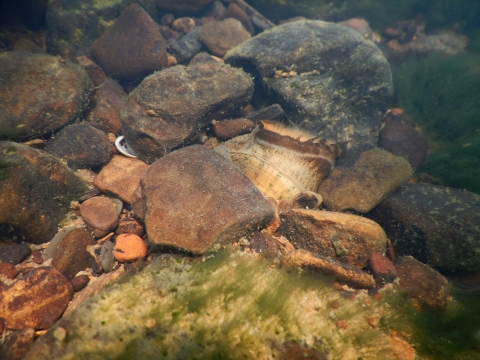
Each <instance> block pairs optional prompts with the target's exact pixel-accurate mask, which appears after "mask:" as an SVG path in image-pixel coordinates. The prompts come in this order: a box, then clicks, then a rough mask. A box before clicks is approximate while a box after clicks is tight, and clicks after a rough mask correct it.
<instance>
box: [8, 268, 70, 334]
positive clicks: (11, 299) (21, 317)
mask: <svg viewBox="0 0 480 360" xmlns="http://www.w3.org/2000/svg"><path fill="white" fill-rule="evenodd" d="M72 294H73V288H72V285H71V284H70V282H69V281H68V279H67V278H66V277H65V276H63V275H62V274H61V273H60V272H59V271H58V270H56V269H53V268H49V267H41V268H37V269H35V270H33V271H32V272H30V273H29V274H28V275H26V276H24V277H22V278H20V279H18V280H16V281H15V282H14V283H13V284H12V285H10V286H7V287H6V288H4V290H3V291H2V292H0V317H3V318H4V319H5V322H6V325H7V328H9V329H13V330H19V329H24V328H27V327H31V328H34V329H37V330H38V329H48V328H49V327H50V326H52V325H53V324H54V323H55V321H56V320H57V319H58V318H59V317H60V315H61V314H62V313H63V311H64V310H65V309H66V307H67V305H68V302H69V301H70V298H71V297H72Z"/></svg>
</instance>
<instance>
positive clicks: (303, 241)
mask: <svg viewBox="0 0 480 360" xmlns="http://www.w3.org/2000/svg"><path fill="white" fill-rule="evenodd" d="M280 220H281V222H280V228H279V229H278V232H279V233H280V234H282V235H283V236H285V237H286V238H287V239H288V240H289V241H290V242H291V243H292V245H293V246H294V247H295V249H303V250H308V251H310V252H312V253H315V254H319V255H323V256H328V257H331V258H332V259H336V260H338V261H340V262H342V263H345V264H349V265H352V266H356V267H358V268H363V267H364V266H365V265H366V264H367V261H368V259H369V258H370V256H371V255H372V254H373V253H379V254H383V253H385V249H386V246H387V236H386V235H385V232H384V231H383V229H382V228H381V227H380V226H379V225H378V224H377V223H375V222H373V221H371V220H369V219H366V218H364V217H361V216H357V215H351V214H343V213H337V212H331V211H321V210H303V209H302V210H301V209H295V210H289V211H286V212H282V213H280Z"/></svg>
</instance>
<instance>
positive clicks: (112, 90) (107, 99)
mask: <svg viewBox="0 0 480 360" xmlns="http://www.w3.org/2000/svg"><path fill="white" fill-rule="evenodd" d="M126 101H127V94H126V93H125V91H124V90H123V88H122V87H121V86H120V84H118V83H117V82H116V81H115V80H113V79H111V78H107V79H106V80H105V81H104V82H103V83H102V85H101V86H100V89H99V90H98V98H97V99H96V101H95V107H94V108H93V110H92V112H91V114H90V116H89V118H88V120H89V121H88V123H89V124H90V125H92V126H94V127H96V128H97V129H100V130H102V131H105V132H106V133H112V134H115V135H118V134H119V133H120V112H121V111H122V109H123V106H124V105H125V102H126Z"/></svg>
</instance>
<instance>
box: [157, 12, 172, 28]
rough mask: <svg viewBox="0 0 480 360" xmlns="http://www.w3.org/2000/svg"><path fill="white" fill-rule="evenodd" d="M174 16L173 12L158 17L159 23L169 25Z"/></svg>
mask: <svg viewBox="0 0 480 360" xmlns="http://www.w3.org/2000/svg"><path fill="white" fill-rule="evenodd" d="M174 20H175V16H174V15H173V14H165V15H163V16H162V17H161V19H160V24H162V25H166V26H170V25H172V24H173V21H174Z"/></svg>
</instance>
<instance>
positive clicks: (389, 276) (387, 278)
mask: <svg viewBox="0 0 480 360" xmlns="http://www.w3.org/2000/svg"><path fill="white" fill-rule="evenodd" d="M368 264H369V267H370V270H371V271H372V275H373V278H374V279H375V282H376V283H377V286H378V287H382V286H383V285H385V284H388V283H391V282H393V280H395V279H396V278H397V277H398V274H397V270H395V266H393V263H392V262H391V261H390V260H389V259H387V258H386V257H385V256H383V255H380V254H377V253H373V254H372V255H370V259H368Z"/></svg>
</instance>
